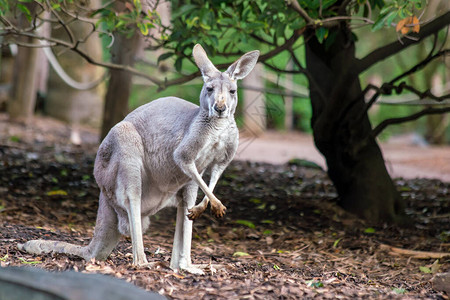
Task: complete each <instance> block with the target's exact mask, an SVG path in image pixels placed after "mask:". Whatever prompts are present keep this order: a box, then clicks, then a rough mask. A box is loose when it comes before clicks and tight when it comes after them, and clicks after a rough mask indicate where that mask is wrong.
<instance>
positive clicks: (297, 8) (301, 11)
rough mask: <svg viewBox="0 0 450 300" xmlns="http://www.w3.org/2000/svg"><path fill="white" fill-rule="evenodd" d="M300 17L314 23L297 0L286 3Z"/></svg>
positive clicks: (308, 22)
mask: <svg viewBox="0 0 450 300" xmlns="http://www.w3.org/2000/svg"><path fill="white" fill-rule="evenodd" d="M288 5H289V6H291V7H292V8H293V9H294V10H295V11H296V12H297V13H298V14H299V15H300V17H302V18H303V19H304V20H305V21H306V23H307V24H314V19H313V18H311V17H310V16H309V15H308V13H307V12H306V11H305V10H304V9H303V8H302V7H301V6H300V4H298V1H297V0H291V1H290V2H289V4H288Z"/></svg>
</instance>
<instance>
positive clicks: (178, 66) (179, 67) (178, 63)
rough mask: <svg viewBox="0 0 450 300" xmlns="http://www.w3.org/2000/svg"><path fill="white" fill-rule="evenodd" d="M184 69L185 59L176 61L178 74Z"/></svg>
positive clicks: (179, 58)
mask: <svg viewBox="0 0 450 300" xmlns="http://www.w3.org/2000/svg"><path fill="white" fill-rule="evenodd" d="M182 67H183V58H181V57H178V58H177V60H176V61H175V70H177V72H181V68H182Z"/></svg>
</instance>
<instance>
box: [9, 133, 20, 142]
mask: <svg viewBox="0 0 450 300" xmlns="http://www.w3.org/2000/svg"><path fill="white" fill-rule="evenodd" d="M9 140H10V141H11V142H14V143H18V142H20V137H18V136H15V135H12V136H10V137H9Z"/></svg>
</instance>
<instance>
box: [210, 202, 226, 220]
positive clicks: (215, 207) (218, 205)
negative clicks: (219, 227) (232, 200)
mask: <svg viewBox="0 0 450 300" xmlns="http://www.w3.org/2000/svg"><path fill="white" fill-rule="evenodd" d="M226 210H227V208H226V207H225V205H223V204H222V202H220V201H219V200H217V201H211V212H212V213H213V215H214V216H216V217H217V218H222V217H223V216H224V215H225V211H226Z"/></svg>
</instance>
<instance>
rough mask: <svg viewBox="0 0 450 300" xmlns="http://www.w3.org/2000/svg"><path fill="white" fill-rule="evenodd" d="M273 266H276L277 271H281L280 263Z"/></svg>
mask: <svg viewBox="0 0 450 300" xmlns="http://www.w3.org/2000/svg"><path fill="white" fill-rule="evenodd" d="M273 268H274V269H275V270H277V271H280V270H281V268H280V267H279V266H278V265H273Z"/></svg>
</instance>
